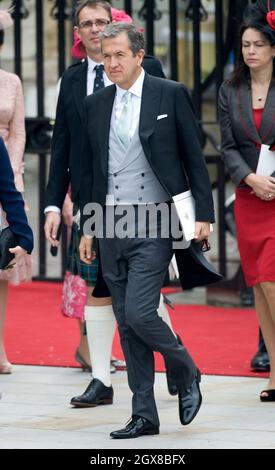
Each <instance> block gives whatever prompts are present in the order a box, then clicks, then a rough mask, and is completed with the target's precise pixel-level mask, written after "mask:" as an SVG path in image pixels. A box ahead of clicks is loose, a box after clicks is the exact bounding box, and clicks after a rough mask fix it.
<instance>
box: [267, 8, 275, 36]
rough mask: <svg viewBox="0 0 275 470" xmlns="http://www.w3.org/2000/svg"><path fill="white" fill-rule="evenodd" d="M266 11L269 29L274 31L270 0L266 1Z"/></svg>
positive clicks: (274, 23) (273, 13)
mask: <svg viewBox="0 0 275 470" xmlns="http://www.w3.org/2000/svg"><path fill="white" fill-rule="evenodd" d="M267 7H268V13H267V15H266V21H267V22H268V24H269V26H270V28H271V29H273V30H274V31H275V10H270V0H268V2H267Z"/></svg>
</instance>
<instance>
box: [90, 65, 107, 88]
mask: <svg viewBox="0 0 275 470" xmlns="http://www.w3.org/2000/svg"><path fill="white" fill-rule="evenodd" d="M94 70H95V81H94V90H93V93H96V92H97V91H98V90H101V89H102V88H104V86H105V85H104V80H103V70H104V65H102V64H100V65H96V66H95V68H94Z"/></svg>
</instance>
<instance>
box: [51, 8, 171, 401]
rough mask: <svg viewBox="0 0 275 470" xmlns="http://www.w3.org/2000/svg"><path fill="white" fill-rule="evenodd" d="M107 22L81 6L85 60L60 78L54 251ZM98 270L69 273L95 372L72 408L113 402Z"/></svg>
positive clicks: (105, 11)
mask: <svg viewBox="0 0 275 470" xmlns="http://www.w3.org/2000/svg"><path fill="white" fill-rule="evenodd" d="M111 21H112V13H111V5H110V4H109V3H108V2H106V1H99V0H90V1H83V2H81V3H79V4H78V6H77V9H76V12H75V24H76V26H75V32H76V34H77V35H78V37H79V38H80V39H81V41H82V44H83V46H84V48H85V50H86V53H87V60H85V61H83V62H80V63H78V64H75V65H73V66H71V67H69V69H68V70H66V72H65V73H64V75H63V77H62V81H61V86H60V93H59V98H58V104H57V111H56V120H55V126H54V132H53V139H52V150H51V164H50V173H49V182H48V186H47V191H46V209H45V213H46V221H45V235H46V238H47V240H48V241H49V242H50V243H51V245H52V246H57V245H58V241H57V239H56V237H57V231H58V227H59V225H60V222H61V215H60V212H61V208H62V206H63V202H64V199H65V196H66V193H67V190H68V187H69V184H70V185H71V197H72V201H73V203H74V213H76V212H77V209H78V201H79V191H80V163H79V161H80V151H81V132H82V105H83V100H84V98H85V97H86V96H87V95H90V94H91V93H95V92H96V91H97V90H99V89H101V88H103V87H106V86H108V85H111V84H112V82H111V81H110V80H109V79H108V77H107V76H106V74H105V72H104V70H103V66H102V63H103V57H102V54H101V41H100V39H99V34H100V33H101V32H102V31H103V30H104V28H105V27H106V25H107V24H109V23H111ZM143 66H144V68H145V69H146V70H147V72H148V73H150V74H152V75H155V76H159V77H164V74H163V71H162V68H161V64H160V62H159V61H158V60H157V59H155V58H153V57H152V56H147V57H145V60H144V63H143ZM73 230H74V232H73V237H75V238H77V237H78V234H77V231H75V230H76V226H75V224H74V226H73ZM76 244H77V243H76ZM77 245H78V244H77ZM73 256H74V257H75V258H76V261H75V264H76V265H77V266H79V265H80V264H81V261H80V259H79V253H78V250H77V252H74V254H73ZM83 264H84V263H82V264H81V266H83ZM97 269H98V265H97V264H95V262H94V263H93V265H92V266H91V267H90V266H88V265H86V266H85V268H83V270H82V268H81V271H80V272H77V273H76V272H74V273H73V274H79V275H80V276H81V277H82V278H83V279H84V280H85V281H86V283H87V287H88V296H87V304H86V307H85V320H86V326H87V337H88V343H89V349H90V356H91V359H92V367H93V380H92V381H91V383H90V384H89V386H88V388H87V390H86V391H85V392H84V393H83V394H82V395H80V396H78V397H74V398H73V399H72V401H71V404H72V405H74V406H76V407H89V406H96V405H98V404H111V403H112V401H113V389H112V386H111V377H110V356H111V348H112V341H113V336H114V331H115V325H116V323H115V317H114V314H113V310H112V305H111V304H112V301H111V298H110V297H109V295H110V294H109V291H108V289H107V288H106V290H104V289H103V290H101V291H99V292H97V294H96V295H97V296H98V297H95V296H93V295H92V292H93V289H94V285H95V278H96V277H97V274H98V273H97ZM99 275H100V274H99ZM162 312H164V315H167V316H166V319H165V317H163V319H164V320H166V321H167V322H168V323H169V321H170V319H169V316H168V314H167V310H166V309H165V307H164V306H163V305H162ZM167 317H168V318H167ZM167 381H168V388H169V391H170V393H172V394H174V395H175V394H176V393H177V387H176V385H175V384H173V382H172V379H171V377H170V374H169V373H167Z"/></svg>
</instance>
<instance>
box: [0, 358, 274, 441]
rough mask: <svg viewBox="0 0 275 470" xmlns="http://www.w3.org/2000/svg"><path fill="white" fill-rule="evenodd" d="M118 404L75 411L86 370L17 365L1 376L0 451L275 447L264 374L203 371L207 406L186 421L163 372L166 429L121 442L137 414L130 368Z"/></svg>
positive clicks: (118, 377) (159, 383)
mask: <svg viewBox="0 0 275 470" xmlns="http://www.w3.org/2000/svg"><path fill="white" fill-rule="evenodd" d="M112 377H113V386H114V390H115V400H114V404H113V405H108V406H98V407H97V408H90V409H74V408H71V407H70V405H69V399H70V398H71V397H72V396H74V395H77V394H79V393H81V392H82V391H84V389H85V388H86V386H87V385H88V383H89V380H90V378H91V376H90V374H88V373H83V372H82V371H81V370H80V369H74V368H61V367H60V368H57V367H38V366H14V373H13V374H12V375H1V376H0V390H1V392H2V399H1V400H0V436H1V438H0V449H126V448H128V449H275V403H261V402H260V401H259V398H258V397H259V392H260V391H261V390H262V389H264V388H265V385H266V380H264V379H261V378H247V377H246V378H244V377H225V376H203V377H202V392H203V397H204V399H203V405H202V407H201V410H200V412H199V414H198V415H197V417H196V418H195V420H194V421H193V422H192V423H191V424H190V425H189V426H186V427H183V426H181V425H180V423H179V419H178V410H177V397H171V396H170V395H169V394H168V392H167V387H166V379H165V374H161V373H158V374H156V386H155V391H156V400H157V405H158V409H159V415H160V422H161V428H160V435H159V436H149V437H140V438H138V439H133V440H127V441H123V440H122V441H120V440H119V441H117V440H116V441H115V440H112V439H110V438H109V433H110V432H111V431H113V430H115V429H119V428H120V427H122V426H123V425H124V423H125V422H126V421H127V420H128V419H129V417H130V415H129V412H130V403H131V393H130V391H129V389H128V385H127V379H126V373H125V372H117V373H116V374H114V375H113V376H112Z"/></svg>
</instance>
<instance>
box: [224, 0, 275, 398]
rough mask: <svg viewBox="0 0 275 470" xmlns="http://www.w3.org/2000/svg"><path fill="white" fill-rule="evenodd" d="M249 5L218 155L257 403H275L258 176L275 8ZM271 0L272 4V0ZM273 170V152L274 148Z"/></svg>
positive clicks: (262, 180) (271, 308)
mask: <svg viewBox="0 0 275 470" xmlns="http://www.w3.org/2000/svg"><path fill="white" fill-rule="evenodd" d="M271 3H272V2H268V1H267V2H258V4H256V5H253V6H250V7H249V8H248V10H247V14H246V16H245V21H244V23H243V25H242V27H241V31H240V53H239V57H238V62H237V66H236V69H235V72H234V73H233V76H232V77H231V78H230V79H229V80H226V81H225V82H224V83H223V84H222V86H221V89H220V94H219V110H220V126H221V135H222V158H223V160H224V163H225V165H226V168H227V170H228V171H229V174H230V176H231V178H232V181H233V182H234V183H235V184H236V186H237V189H236V201H235V220H236V228H237V240H238V247H239V251H240V258H241V264H242V268H243V271H244V275H245V279H246V283H247V285H248V286H253V291H254V297H255V306H256V311H257V315H258V318H259V323H260V327H261V329H262V332H263V336H264V340H265V343H266V347H267V351H268V355H269V358H270V378H269V383H268V385H267V387H266V390H264V391H262V392H261V394H260V399H261V401H275V178H274V177H272V176H269V175H267V176H264V175H263V174H257V173H256V170H257V164H258V160H259V155H260V150H261V146H262V144H267V145H268V146H269V147H270V146H271V149H273V146H272V145H273V143H274V142H275V62H274V57H275V11H271V7H273V6H274V7H275V5H271ZM274 3H275V2H274ZM274 170H275V151H274Z"/></svg>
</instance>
